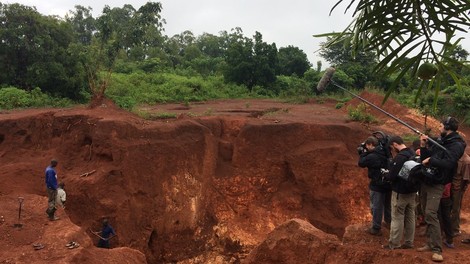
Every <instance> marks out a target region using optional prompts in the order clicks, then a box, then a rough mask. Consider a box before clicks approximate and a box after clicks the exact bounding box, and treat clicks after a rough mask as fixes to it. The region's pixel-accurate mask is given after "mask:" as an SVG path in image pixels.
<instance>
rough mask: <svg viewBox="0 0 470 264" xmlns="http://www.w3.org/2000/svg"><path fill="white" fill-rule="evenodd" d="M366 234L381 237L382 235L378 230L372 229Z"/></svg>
mask: <svg viewBox="0 0 470 264" xmlns="http://www.w3.org/2000/svg"><path fill="white" fill-rule="evenodd" d="M367 232H368V233H369V234H371V235H373V236H381V235H382V231H380V229H375V228H373V227H371V228H369V229H367Z"/></svg>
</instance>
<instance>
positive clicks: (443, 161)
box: [418, 116, 466, 261]
mask: <svg viewBox="0 0 470 264" xmlns="http://www.w3.org/2000/svg"><path fill="white" fill-rule="evenodd" d="M458 128H459V123H458V121H457V119H455V118H453V117H450V116H449V117H447V118H446V119H445V120H442V122H441V124H440V125H439V131H440V133H441V137H440V138H439V139H438V142H440V143H441V144H442V146H443V147H444V148H446V150H443V149H441V148H439V147H438V146H435V145H434V146H433V145H432V144H431V143H432V142H428V140H427V139H428V136H426V135H421V136H420V139H421V149H420V151H421V160H422V164H423V165H424V166H426V167H429V168H435V169H437V170H436V171H435V173H434V174H428V175H425V177H424V180H423V183H422V184H421V193H420V195H421V196H422V197H421V200H422V201H423V205H424V214H425V217H424V220H425V222H426V236H427V239H428V242H427V243H426V245H424V246H423V247H421V248H418V251H432V252H433V255H432V260H433V261H443V260H444V258H443V257H442V238H441V227H440V223H439V219H438V214H437V211H438V209H439V203H440V200H441V196H442V193H443V191H444V185H445V184H447V183H450V182H451V181H452V178H453V176H454V175H455V174H456V171H457V161H458V160H459V159H460V158H461V157H462V155H463V153H464V151H465V147H466V143H465V141H464V140H463V139H462V137H461V136H460V135H459V134H458V133H457V129H458ZM427 143H429V147H426V145H427Z"/></svg>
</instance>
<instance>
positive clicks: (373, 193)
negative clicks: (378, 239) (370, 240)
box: [358, 136, 392, 236]
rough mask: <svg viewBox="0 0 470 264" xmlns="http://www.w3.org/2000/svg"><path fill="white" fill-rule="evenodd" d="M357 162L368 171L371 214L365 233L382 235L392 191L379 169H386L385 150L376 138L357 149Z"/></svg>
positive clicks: (389, 210)
mask: <svg viewBox="0 0 470 264" xmlns="http://www.w3.org/2000/svg"><path fill="white" fill-rule="evenodd" d="M358 152H359V162H358V165H359V166H360V167H361V168H367V169H368V177H369V179H370V182H369V190H370V206H371V208H370V209H371V214H372V227H370V228H369V229H368V230H367V231H368V232H369V234H371V235H375V236H380V235H382V231H381V227H382V218H383V219H384V220H385V222H386V223H387V224H388V225H389V224H390V222H391V208H390V199H391V194H392V189H391V186H390V183H389V182H388V181H387V180H386V179H385V178H384V174H383V173H382V171H381V169H383V168H387V167H388V160H387V155H386V153H385V150H384V149H383V147H382V146H380V145H379V141H378V139H377V138H376V137H373V136H371V137H368V138H367V139H366V141H364V143H362V144H361V146H359V147H358Z"/></svg>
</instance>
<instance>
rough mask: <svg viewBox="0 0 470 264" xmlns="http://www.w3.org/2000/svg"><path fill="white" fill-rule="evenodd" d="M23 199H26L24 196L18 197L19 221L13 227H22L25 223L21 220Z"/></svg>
mask: <svg viewBox="0 0 470 264" xmlns="http://www.w3.org/2000/svg"><path fill="white" fill-rule="evenodd" d="M23 201H24V198H23V197H21V196H20V197H18V202H19V203H20V208H19V210H18V223H16V224H14V225H13V227H16V228H21V227H23V224H21V223H20V222H21V221H20V219H21V207H22V205H23Z"/></svg>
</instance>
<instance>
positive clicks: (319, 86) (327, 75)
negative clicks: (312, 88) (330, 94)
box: [317, 67, 336, 93]
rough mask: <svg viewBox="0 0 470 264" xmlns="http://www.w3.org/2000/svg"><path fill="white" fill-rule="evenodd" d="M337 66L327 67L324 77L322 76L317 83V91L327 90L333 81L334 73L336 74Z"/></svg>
mask: <svg viewBox="0 0 470 264" xmlns="http://www.w3.org/2000/svg"><path fill="white" fill-rule="evenodd" d="M335 71H336V70H335V68H332V67H330V68H327V69H326V70H325V73H324V74H323V77H321V79H320V81H319V82H318V84H317V91H318V92H320V93H321V92H323V90H325V88H326V86H328V84H329V83H330V82H331V77H333V74H335Z"/></svg>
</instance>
